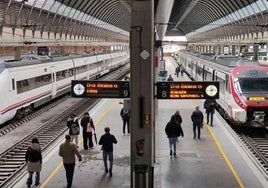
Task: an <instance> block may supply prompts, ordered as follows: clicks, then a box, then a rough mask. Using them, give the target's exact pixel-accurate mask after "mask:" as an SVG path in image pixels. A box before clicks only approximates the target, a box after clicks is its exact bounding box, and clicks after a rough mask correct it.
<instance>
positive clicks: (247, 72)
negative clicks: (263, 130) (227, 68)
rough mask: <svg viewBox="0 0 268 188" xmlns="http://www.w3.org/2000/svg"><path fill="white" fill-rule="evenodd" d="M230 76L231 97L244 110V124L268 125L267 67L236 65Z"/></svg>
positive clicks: (254, 125)
mask: <svg viewBox="0 0 268 188" xmlns="http://www.w3.org/2000/svg"><path fill="white" fill-rule="evenodd" d="M232 76H233V78H232V79H233V83H234V85H233V86H234V87H233V97H234V99H235V102H236V103H237V105H238V106H239V107H240V108H241V111H243V112H244V115H245V122H244V124H245V125H248V126H253V127H259V126H261V127H263V126H265V127H268V67H263V66H241V67H236V68H234V69H233V71H232Z"/></svg>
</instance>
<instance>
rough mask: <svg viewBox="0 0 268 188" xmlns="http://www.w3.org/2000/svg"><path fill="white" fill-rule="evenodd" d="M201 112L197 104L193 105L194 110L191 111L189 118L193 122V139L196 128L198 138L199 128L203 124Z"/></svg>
mask: <svg viewBox="0 0 268 188" xmlns="http://www.w3.org/2000/svg"><path fill="white" fill-rule="evenodd" d="M203 119H204V116H203V113H202V112H201V111H200V110H199V106H196V107H195V111H193V113H192V115H191V120H192V122H193V133H194V139H195V138H196V128H197V136H198V139H200V135H201V132H200V128H201V126H202V125H203Z"/></svg>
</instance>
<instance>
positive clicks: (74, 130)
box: [67, 114, 80, 147]
mask: <svg viewBox="0 0 268 188" xmlns="http://www.w3.org/2000/svg"><path fill="white" fill-rule="evenodd" d="M67 127H68V128H69V134H70V136H71V142H72V141H73V140H74V139H75V144H76V147H78V135H79V133H80V127H79V122H78V118H77V116H76V115H75V114H72V115H71V116H70V117H69V118H68V120H67Z"/></svg>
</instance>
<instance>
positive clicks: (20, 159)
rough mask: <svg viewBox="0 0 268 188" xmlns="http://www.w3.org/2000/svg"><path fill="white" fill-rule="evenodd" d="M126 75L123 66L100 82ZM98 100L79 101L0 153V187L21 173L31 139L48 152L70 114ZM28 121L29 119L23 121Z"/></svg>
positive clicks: (126, 67)
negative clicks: (36, 139)
mask: <svg viewBox="0 0 268 188" xmlns="http://www.w3.org/2000/svg"><path fill="white" fill-rule="evenodd" d="M128 73H129V66H124V67H123V68H121V69H120V70H115V71H113V72H112V74H110V75H107V76H108V77H107V76H106V77H105V78H102V80H105V79H106V80H120V79H122V78H123V77H124V76H125V75H126V74H128ZM99 100H100V99H81V100H79V101H78V102H77V103H75V104H73V105H72V106H70V107H69V108H67V109H65V110H64V111H63V112H60V113H59V114H57V115H55V116H54V117H53V118H52V119H50V120H48V121H46V122H45V123H44V124H42V125H40V128H38V129H37V130H35V131H34V132H32V133H30V134H29V135H27V136H25V137H24V138H23V139H22V140H20V141H19V142H18V143H17V144H15V145H14V146H13V147H11V148H9V149H7V150H6V151H4V152H2V153H1V154H0V187H5V186H7V185H8V184H9V183H10V182H12V180H13V178H15V177H17V176H18V175H19V174H20V173H22V172H23V170H24V168H25V166H26V163H25V153H26V150H27V148H28V147H29V145H30V143H31V140H32V138H33V137H38V139H39V141H40V145H41V148H42V153H45V151H47V150H49V148H50V146H51V145H52V144H53V143H54V142H55V141H57V140H58V139H59V138H60V137H61V136H62V135H63V134H64V133H65V132H66V130H67V127H66V120H67V118H68V117H69V115H70V114H72V113H75V114H78V116H81V115H82V114H83V113H84V112H85V111H89V110H90V109H91V108H93V106H94V105H95V104H96V103H97V102H98V101H99ZM52 106H53V105H52ZM40 114H42V113H40ZM33 117H36V116H33ZM26 119H27V118H26ZM29 120H30V118H29V119H27V120H25V121H29ZM23 122H24V121H23ZM18 124H19V123H18ZM8 129H10V128H8Z"/></svg>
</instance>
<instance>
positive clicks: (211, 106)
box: [204, 99, 216, 127]
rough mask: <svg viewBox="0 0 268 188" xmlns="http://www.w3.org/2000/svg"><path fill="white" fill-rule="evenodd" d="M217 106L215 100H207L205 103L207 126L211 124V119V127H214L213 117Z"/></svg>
mask: <svg viewBox="0 0 268 188" xmlns="http://www.w3.org/2000/svg"><path fill="white" fill-rule="evenodd" d="M215 105H216V100H215V99H206V100H205V102H204V108H205V109H206V113H207V124H209V119H210V126H211V127H213V115H214V113H215ZM209 117H210V118H209Z"/></svg>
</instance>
